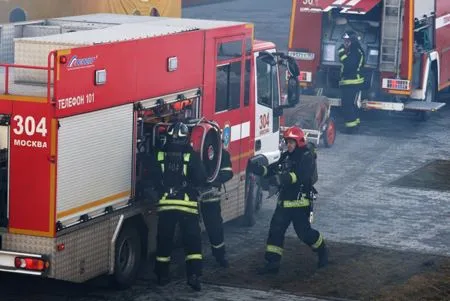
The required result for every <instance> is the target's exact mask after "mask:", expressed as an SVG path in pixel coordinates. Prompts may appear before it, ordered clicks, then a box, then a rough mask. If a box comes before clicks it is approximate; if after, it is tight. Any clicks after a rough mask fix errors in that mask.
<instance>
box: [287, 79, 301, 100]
mask: <svg viewBox="0 0 450 301" xmlns="http://www.w3.org/2000/svg"><path fill="white" fill-rule="evenodd" d="M287 86H288V87H287V105H288V106H289V107H294V106H295V105H297V104H298V103H299V102H300V83H299V81H298V78H297V77H293V76H290V77H289V79H288V83H287Z"/></svg>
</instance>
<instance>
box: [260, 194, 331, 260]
mask: <svg viewBox="0 0 450 301" xmlns="http://www.w3.org/2000/svg"><path fill="white" fill-rule="evenodd" d="M288 202H296V201H288ZM297 202H299V201H297ZM278 203H279V204H278V205H277V208H276V209H275V212H274V214H273V216H272V220H271V222H270V230H269V237H268V239H267V246H266V253H265V258H266V260H267V261H268V262H274V263H275V262H280V260H281V256H282V255H283V246H284V235H285V233H286V230H287V228H288V227H289V225H290V224H291V222H292V224H293V226H294V230H295V233H297V236H298V238H300V240H302V241H303V242H304V243H306V244H307V245H308V246H310V247H311V248H312V249H313V250H314V251H317V250H318V249H319V248H321V247H323V246H324V242H323V238H322V235H321V234H320V233H319V232H318V231H316V230H314V229H313V228H311V224H310V222H309V213H310V209H309V206H303V207H291V208H284V207H283V204H282V203H283V202H280V201H279V202H278ZM280 203H281V204H280Z"/></svg>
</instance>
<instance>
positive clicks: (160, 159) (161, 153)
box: [158, 152, 165, 172]
mask: <svg viewBox="0 0 450 301" xmlns="http://www.w3.org/2000/svg"><path fill="white" fill-rule="evenodd" d="M164 156H165V153H164V152H158V162H160V163H161V171H162V172H164Z"/></svg>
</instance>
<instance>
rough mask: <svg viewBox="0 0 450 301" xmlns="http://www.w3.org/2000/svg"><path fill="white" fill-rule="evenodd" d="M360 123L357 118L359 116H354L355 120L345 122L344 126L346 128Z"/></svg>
mask: <svg viewBox="0 0 450 301" xmlns="http://www.w3.org/2000/svg"><path fill="white" fill-rule="evenodd" d="M360 123H361V121H360V120H359V118H356V119H355V121H350V122H346V123H345V126H346V127H348V128H352V127H355V126H357V125H359V124H360Z"/></svg>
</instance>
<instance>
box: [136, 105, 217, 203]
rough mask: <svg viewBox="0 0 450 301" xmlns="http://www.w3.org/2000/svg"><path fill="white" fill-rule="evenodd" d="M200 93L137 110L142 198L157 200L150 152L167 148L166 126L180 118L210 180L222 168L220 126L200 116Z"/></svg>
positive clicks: (138, 186)
mask: <svg viewBox="0 0 450 301" xmlns="http://www.w3.org/2000/svg"><path fill="white" fill-rule="evenodd" d="M198 100H199V97H194V98H191V99H185V100H180V101H176V102H173V103H171V104H167V105H162V106H157V107H154V108H150V109H144V110H140V111H138V115H139V118H138V124H137V129H138V131H137V132H138V135H137V142H138V146H137V161H136V196H137V198H141V199H150V200H151V201H153V202H156V201H157V198H156V192H155V191H154V189H153V187H152V186H151V183H150V181H149V174H150V173H151V170H150V168H151V165H150V164H151V156H156V154H157V152H158V151H161V150H164V146H165V144H166V142H167V129H168V127H169V126H170V125H171V124H173V123H174V122H177V121H182V122H184V123H186V125H187V126H188V128H189V132H190V143H191V145H192V147H193V149H194V151H196V152H199V153H200V156H201V159H202V163H203V166H204V167H205V169H206V172H207V174H208V181H209V182H211V181H213V180H214V179H215V178H216V176H217V174H218V172H219V168H220V160H221V156H222V140H221V133H220V128H219V127H218V126H217V125H216V124H215V123H214V122H211V121H208V120H205V119H198V118H197V116H198V114H197V111H198V110H197V105H198Z"/></svg>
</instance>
